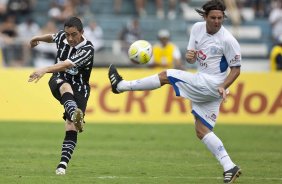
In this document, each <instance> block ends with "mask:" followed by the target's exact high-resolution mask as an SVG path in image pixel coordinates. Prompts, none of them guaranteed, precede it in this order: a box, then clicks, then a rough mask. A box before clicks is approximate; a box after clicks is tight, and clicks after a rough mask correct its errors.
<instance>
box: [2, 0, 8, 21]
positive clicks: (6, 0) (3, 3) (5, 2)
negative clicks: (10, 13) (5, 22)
mask: <svg viewBox="0 0 282 184" xmlns="http://www.w3.org/2000/svg"><path fill="white" fill-rule="evenodd" d="M7 3H8V0H0V17H2V16H4V15H6V13H7Z"/></svg>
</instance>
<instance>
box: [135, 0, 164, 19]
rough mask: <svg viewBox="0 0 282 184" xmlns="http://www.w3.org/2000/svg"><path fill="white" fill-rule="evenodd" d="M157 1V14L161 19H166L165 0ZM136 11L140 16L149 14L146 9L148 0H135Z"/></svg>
mask: <svg viewBox="0 0 282 184" xmlns="http://www.w3.org/2000/svg"><path fill="white" fill-rule="evenodd" d="M155 3H156V15H157V17H158V18H159V19H164V18H165V14H164V9H163V0H155ZM135 6H136V11H137V14H138V16H139V17H145V16H146V15H147V11H146V8H145V6H146V0H135Z"/></svg>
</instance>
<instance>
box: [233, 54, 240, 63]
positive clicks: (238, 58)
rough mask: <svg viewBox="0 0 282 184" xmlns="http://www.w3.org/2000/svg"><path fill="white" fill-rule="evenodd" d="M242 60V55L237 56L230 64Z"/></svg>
mask: <svg viewBox="0 0 282 184" xmlns="http://www.w3.org/2000/svg"><path fill="white" fill-rule="evenodd" d="M240 60H241V55H235V57H234V58H233V59H231V60H230V64H235V63H239V62H240Z"/></svg>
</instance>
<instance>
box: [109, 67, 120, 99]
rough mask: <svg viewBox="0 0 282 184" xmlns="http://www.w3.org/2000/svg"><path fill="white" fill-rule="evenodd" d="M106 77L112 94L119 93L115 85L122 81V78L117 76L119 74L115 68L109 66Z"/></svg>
mask: <svg viewBox="0 0 282 184" xmlns="http://www.w3.org/2000/svg"><path fill="white" fill-rule="evenodd" d="M108 77H109V80H110V82H111V86H112V92H113V93H115V94H118V93H121V91H119V90H118V89H117V85H118V83H120V81H122V80H123V79H122V77H121V76H120V75H119V73H118V72H117V69H116V67H115V66H114V65H113V64H111V65H110V67H109V73H108Z"/></svg>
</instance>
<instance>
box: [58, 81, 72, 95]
mask: <svg viewBox="0 0 282 184" xmlns="http://www.w3.org/2000/svg"><path fill="white" fill-rule="evenodd" d="M66 92H70V93H73V92H72V88H71V85H70V84H68V83H63V84H62V85H61V86H60V93H61V94H64V93H66Z"/></svg>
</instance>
